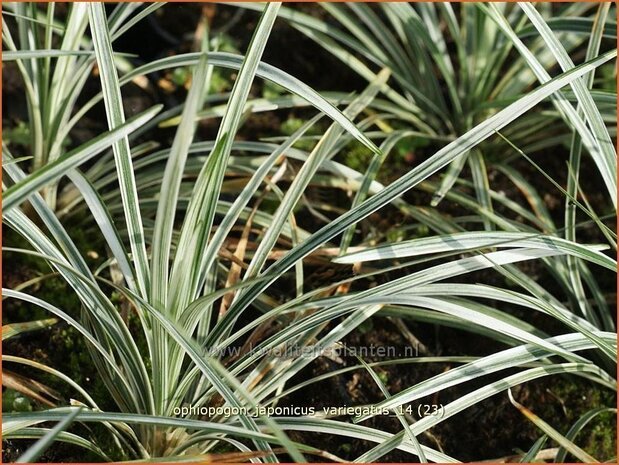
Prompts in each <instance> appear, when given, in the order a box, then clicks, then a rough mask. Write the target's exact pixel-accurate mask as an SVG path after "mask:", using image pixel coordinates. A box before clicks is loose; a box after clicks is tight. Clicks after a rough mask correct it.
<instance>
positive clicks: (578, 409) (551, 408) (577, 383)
mask: <svg viewBox="0 0 619 465" xmlns="http://www.w3.org/2000/svg"><path fill="white" fill-rule="evenodd" d="M547 392H548V393H549V394H550V395H551V396H552V397H553V398H554V399H555V401H554V402H539V403H538V404H537V405H535V406H534V408H532V410H533V411H534V413H536V414H537V415H538V416H539V417H541V418H542V419H544V420H546V421H547V422H549V423H550V424H551V425H552V426H553V427H554V428H555V429H557V430H558V431H559V432H560V433H562V434H566V433H567V432H568V431H569V429H570V428H571V427H572V425H573V424H574V423H575V422H576V421H578V419H579V418H580V417H581V416H583V415H584V414H585V413H587V412H588V411H590V410H593V409H595V408H599V407H614V406H615V405H616V402H617V400H616V393H615V392H613V391H611V390H609V389H605V388H603V387H601V386H597V385H593V384H591V383H588V382H587V381H584V380H580V379H577V378H574V377H555V378H554V381H553V383H552V385H551V386H550V387H548V388H547ZM561 405H563V406H565V408H563V407H559V406H561ZM616 437H617V424H616V415H614V414H612V413H610V412H608V413H604V414H600V415H598V416H596V417H595V418H594V419H593V420H591V422H590V423H589V424H588V425H587V426H586V427H585V428H584V429H583V430H582V431H581V432H580V433H579V434H578V436H576V439H575V441H574V442H575V443H576V445H578V446H579V447H581V448H582V449H584V450H585V451H586V452H588V453H589V454H590V455H592V456H593V457H595V458H597V459H598V460H601V461H604V460H608V459H610V458H613V457H614V456H615V454H616V447H617V442H616ZM569 459H570V457H569V456H568V461H569ZM571 459H572V460H573V459H574V458H573V457H571Z"/></svg>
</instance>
